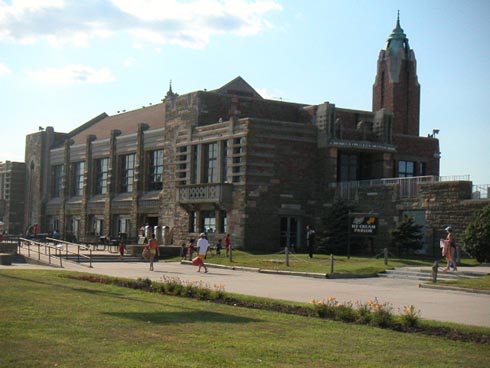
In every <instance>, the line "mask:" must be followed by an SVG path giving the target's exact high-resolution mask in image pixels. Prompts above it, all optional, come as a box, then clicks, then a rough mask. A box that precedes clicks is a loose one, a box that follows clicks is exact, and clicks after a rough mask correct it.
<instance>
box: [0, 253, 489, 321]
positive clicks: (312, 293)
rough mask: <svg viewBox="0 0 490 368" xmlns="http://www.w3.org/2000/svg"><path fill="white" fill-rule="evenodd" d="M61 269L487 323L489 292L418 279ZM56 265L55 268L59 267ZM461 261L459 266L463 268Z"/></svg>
mask: <svg viewBox="0 0 490 368" xmlns="http://www.w3.org/2000/svg"><path fill="white" fill-rule="evenodd" d="M63 266H64V268H63V269H64V270H71V271H80V272H90V273H96V274H100V275H107V276H114V277H124V278H149V279H151V280H153V281H161V280H162V278H163V277H177V278H179V279H181V280H186V281H203V282H204V283H207V284H209V285H210V286H211V287H212V286H213V285H217V284H219V285H224V289H225V291H227V292H232V293H238V294H245V295H252V296H260V297H267V298H272V299H280V300H287V301H296V302H304V303H309V301H310V300H311V299H317V300H322V299H327V298H328V297H335V298H337V300H339V301H356V300H360V301H362V302H367V301H368V300H373V299H374V298H375V297H376V298H377V299H378V300H379V301H380V302H382V303H384V302H389V303H390V304H392V305H393V308H394V310H393V311H394V312H395V313H399V312H400V311H401V310H403V309H404V307H405V306H407V305H414V306H415V307H416V308H417V309H420V311H421V317H422V318H425V319H432V320H437V321H442V322H456V323H462V324H468V325H474V326H485V327H490V295H486V294H476V293H468V292H460V291H454V290H446V289H444V290H434V289H428V288H420V287H419V283H420V282H419V281H417V280H402V279H389V278H367V279H319V278H308V277H298V276H290V275H285V274H281V275H277V274H266V273H259V272H245V271H237V270H230V269H224V268H212V267H210V268H209V273H207V274H204V273H197V272H196V267H194V266H190V265H185V264H180V263H176V262H163V261H160V262H157V263H155V271H153V272H152V271H149V269H148V268H149V267H148V263H144V262H141V263H139V262H138V263H135V262H131V263H130V262H127V263H125V262H112V263H108V262H107V263H95V264H94V268H89V267H86V266H82V265H78V264H74V263H71V262H65V263H64V264H63ZM4 269H11V270H15V269H54V268H53V267H49V266H37V265H31V264H13V265H12V266H0V272H1V271H2V270H4ZM58 269H59V268H58ZM463 269H465V267H463V268H462V270H463ZM470 269H471V271H475V272H483V273H490V267H479V268H477V267H470Z"/></svg>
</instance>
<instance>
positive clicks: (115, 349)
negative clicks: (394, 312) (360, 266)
mask: <svg viewBox="0 0 490 368" xmlns="http://www.w3.org/2000/svg"><path fill="white" fill-rule="evenodd" d="M62 273H63V271H39V270H2V271H0V293H1V294H0V331H1V334H0V346H1V349H0V366H1V367H54V366H59V367H229V366H234V367H395V366H396V367H422V366H423V367H447V366H461V367H463V366H464V367H482V366H486V364H487V363H488V361H489V360H490V349H488V345H486V344H477V343H468V342H465V343H462V342H456V341H451V340H447V339H444V338H439V337H430V336H423V335H417V334H404V333H399V332H395V331H389V330H383V329H379V328H373V327H369V326H360V325H351V324H346V323H341V322H333V321H328V320H322V319H317V318H308V317H299V316H293V315H286V314H281V313H274V312H269V311H261V310H250V309H245V308H239V307H233V306H226V305H219V304H214V303H210V302H201V301H197V300H192V299H186V298H179V297H170V296H164V295H158V294H153V293H146V292H142V291H137V290H131V289H126V288H121V287H117V286H114V285H104V284H97V283H88V282H84V281H79V280H74V279H67V278H61V277H59V275H60V274H62Z"/></svg>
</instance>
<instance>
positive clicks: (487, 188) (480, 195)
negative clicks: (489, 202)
mask: <svg viewBox="0 0 490 368" xmlns="http://www.w3.org/2000/svg"><path fill="white" fill-rule="evenodd" d="M471 199H490V184H480V185H473V189H472V191H471Z"/></svg>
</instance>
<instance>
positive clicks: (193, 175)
mask: <svg viewBox="0 0 490 368" xmlns="http://www.w3.org/2000/svg"><path fill="white" fill-rule="evenodd" d="M197 151H198V150H197V146H195V145H194V146H192V147H191V184H196V183H197V165H198V162H197V161H198V160H197Z"/></svg>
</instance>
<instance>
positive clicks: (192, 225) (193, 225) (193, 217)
mask: <svg viewBox="0 0 490 368" xmlns="http://www.w3.org/2000/svg"><path fill="white" fill-rule="evenodd" d="M197 231H198V228H197V214H196V212H189V232H190V233H197Z"/></svg>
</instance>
